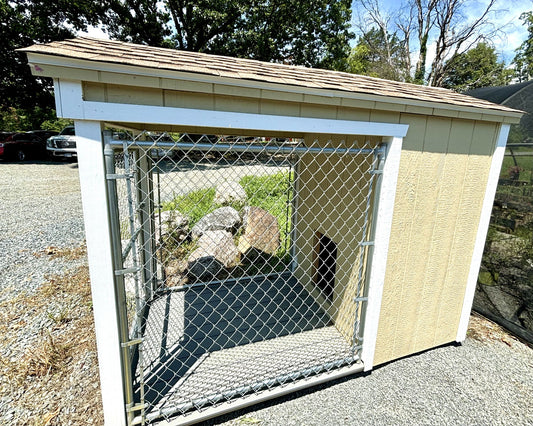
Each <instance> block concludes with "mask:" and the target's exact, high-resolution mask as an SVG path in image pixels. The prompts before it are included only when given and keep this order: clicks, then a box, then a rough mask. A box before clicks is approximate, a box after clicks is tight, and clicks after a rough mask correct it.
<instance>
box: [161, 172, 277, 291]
mask: <svg viewBox="0 0 533 426" xmlns="http://www.w3.org/2000/svg"><path fill="white" fill-rule="evenodd" d="M246 201H247V200H246V193H245V191H244V189H243V188H242V187H241V186H240V185H239V184H237V183H231V184H224V185H221V186H220V187H218V188H217V192H216V195H215V203H216V204H230V203H231V204H232V205H233V206H238V205H239V204H241V205H245V204H246ZM159 221H160V222H161V238H160V237H159V236H156V243H157V244H158V248H159V251H160V252H162V253H163V259H162V260H163V261H164V262H165V274H166V276H167V285H180V284H183V283H184V282H185V281H186V280H189V281H205V280H213V279H221V278H223V277H225V276H227V275H228V274H229V273H230V271H231V270H232V268H235V267H236V266H238V265H239V264H241V263H242V262H245V261H253V260H254V259H257V256H259V255H261V254H264V255H267V256H272V255H274V254H275V253H276V251H277V250H278V249H279V247H280V230H279V224H278V220H277V218H276V217H275V216H273V215H272V214H270V213H269V212H267V211H266V210H264V209H262V208H260V207H256V206H246V207H244V208H242V209H241V212H240V213H239V212H238V211H237V210H236V209H235V208H234V207H230V206H223V207H219V208H217V209H215V210H214V211H212V212H211V213H208V214H206V215H205V216H204V217H202V218H201V219H200V220H199V221H198V222H197V223H196V224H195V225H194V226H193V227H192V229H189V219H188V218H187V217H185V216H184V215H182V214H181V213H179V212H177V211H174V210H172V211H165V212H162V213H161V214H160V216H159V217H156V223H159ZM236 242H238V244H236ZM183 243H187V244H188V247H189V251H188V252H187V251H186V250H184V249H182V250H181V251H180V249H179V248H178V249H176V246H179V247H181V246H182V245H183ZM171 246H172V247H171ZM191 249H192V252H191V251H190V250H191Z"/></svg>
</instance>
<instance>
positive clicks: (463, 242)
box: [433, 155, 492, 345]
mask: <svg viewBox="0 0 533 426" xmlns="http://www.w3.org/2000/svg"><path fill="white" fill-rule="evenodd" d="M491 160H492V157H490V156H482V155H471V156H469V157H468V161H467V165H466V174H465V179H464V184H463V188H462V195H461V203H460V207H459V211H458V216H457V221H456V226H455V234H454V239H453V244H452V247H451V254H450V262H449V264H448V268H447V272H446V284H447V285H446V286H445V287H444V289H443V295H442V303H441V305H440V310H439V311H438V323H439V324H440V325H446V326H445V327H444V326H441V327H438V328H437V329H436V330H435V339H434V341H433V342H434V344H436V345H439V344H442V343H447V342H450V341H453V340H455V337H456V335H457V328H458V326H459V320H460V316H461V310H462V307H463V296H464V293H465V289H466V282H467V279H468V272H469V269H470V262H471V259H472V253H473V251H474V244H475V239H476V234H477V229H478V224H479V217H480V214H481V208H482V204H483V196H484V193H485V191H484V188H485V186H486V183H487V180H488V173H489V170H490V163H491ZM480 189H481V190H480Z"/></svg>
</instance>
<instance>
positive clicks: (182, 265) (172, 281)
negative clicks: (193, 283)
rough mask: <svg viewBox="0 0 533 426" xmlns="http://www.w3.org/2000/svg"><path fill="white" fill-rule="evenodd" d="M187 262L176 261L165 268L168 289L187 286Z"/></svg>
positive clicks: (172, 261)
mask: <svg viewBox="0 0 533 426" xmlns="http://www.w3.org/2000/svg"><path fill="white" fill-rule="evenodd" d="M186 270H187V261H186V260H180V259H174V260H171V261H170V262H169V263H168V264H167V265H166V266H165V278H166V285H167V287H176V286H180V285H183V284H185V282H186V275H185V271H186Z"/></svg>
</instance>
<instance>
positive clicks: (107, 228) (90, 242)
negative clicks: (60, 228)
mask: <svg viewBox="0 0 533 426" xmlns="http://www.w3.org/2000/svg"><path fill="white" fill-rule="evenodd" d="M75 127H76V137H77V139H78V144H77V145H78V146H77V150H78V165H79V176H80V186H81V194H82V204H83V213H84V214H83V217H84V222H85V234H86V240H87V256H88V259H89V271H90V276H91V292H92V300H93V311H94V322H95V331H96V341H97V347H98V362H99V371H100V385H101V392H102V404H103V408H104V419H105V424H106V425H119V426H121V425H122V426H125V425H126V410H125V406H126V404H127V403H128V402H129V395H128V394H127V392H126V388H125V386H124V384H125V383H126V377H125V373H126V372H127V368H124V358H123V354H124V351H123V348H122V346H121V344H122V342H123V341H124V338H125V337H127V335H126V336H124V330H123V329H122V328H121V327H120V325H119V324H120V320H119V318H120V313H119V312H120V307H119V304H118V303H117V301H118V300H119V296H118V294H117V287H116V286H115V265H114V261H113V260H114V256H113V242H112V234H111V232H112V225H111V220H110V215H109V200H108V197H107V187H106V185H107V184H106V169H105V164H104V147H103V141H102V124H101V123H100V122H97V121H76V122H75Z"/></svg>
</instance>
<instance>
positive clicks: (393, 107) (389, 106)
mask: <svg viewBox="0 0 533 426" xmlns="http://www.w3.org/2000/svg"><path fill="white" fill-rule="evenodd" d="M375 108H376V109H381V110H385V111H398V112H404V111H405V103H395V102H376V106H375Z"/></svg>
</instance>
